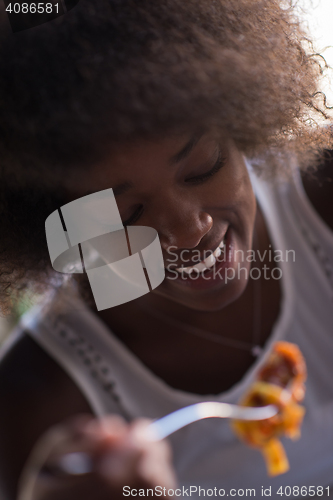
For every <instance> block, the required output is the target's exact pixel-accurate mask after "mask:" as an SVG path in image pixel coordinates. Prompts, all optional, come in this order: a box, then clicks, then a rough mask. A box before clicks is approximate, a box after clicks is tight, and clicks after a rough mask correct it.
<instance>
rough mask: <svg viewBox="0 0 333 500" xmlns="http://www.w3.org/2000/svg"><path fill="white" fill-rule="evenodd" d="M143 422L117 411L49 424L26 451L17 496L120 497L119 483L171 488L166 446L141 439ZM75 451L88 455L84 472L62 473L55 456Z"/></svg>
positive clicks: (54, 499) (25, 499) (59, 499)
mask: <svg viewBox="0 0 333 500" xmlns="http://www.w3.org/2000/svg"><path fill="white" fill-rule="evenodd" d="M149 423H150V422H149V421H148V420H137V421H135V422H134V423H132V424H130V425H128V424H126V423H125V422H124V421H123V420H122V419H121V418H120V417H118V416H111V417H107V418H103V419H100V420H97V419H91V418H90V417H76V418H75V419H73V420H71V421H69V422H66V423H65V424H63V425H60V426H57V427H55V428H53V429H51V430H50V431H48V432H47V433H46V435H44V436H43V437H42V438H41V440H40V441H39V442H38V443H37V445H36V446H35V448H34V450H33V452H32V454H31V455H30V458H29V460H28V462H27V464H26V467H25V469H24V471H23V474H22V477H21V481H20V485H19V495H18V500H91V499H92V498H93V499H94V500H110V499H112V500H118V499H119V500H120V499H121V500H124V495H123V487H124V486H128V487H130V488H131V489H132V488H135V489H137V490H139V489H141V488H144V489H145V490H146V489H147V488H152V489H154V488H155V486H161V487H165V488H166V489H167V490H168V489H169V488H175V484H176V481H175V474H174V472H173V469H172V464H171V452H170V448H169V445H168V443H167V442H166V441H156V442H154V441H149V440H148V439H147V437H146V435H145V433H146V428H147V426H148V425H149ZM76 452H78V453H80V457H86V458H87V459H88V460H89V462H90V463H89V470H88V472H85V473H81V474H79V475H69V474H66V473H64V472H63V471H62V469H61V467H59V464H60V463H61V459H62V458H61V457H64V455H66V454H69V453H76ZM83 465H84V464H83ZM81 469H82V468H81ZM81 472H82V470H81ZM83 472H84V471H83ZM163 498H168V497H163Z"/></svg>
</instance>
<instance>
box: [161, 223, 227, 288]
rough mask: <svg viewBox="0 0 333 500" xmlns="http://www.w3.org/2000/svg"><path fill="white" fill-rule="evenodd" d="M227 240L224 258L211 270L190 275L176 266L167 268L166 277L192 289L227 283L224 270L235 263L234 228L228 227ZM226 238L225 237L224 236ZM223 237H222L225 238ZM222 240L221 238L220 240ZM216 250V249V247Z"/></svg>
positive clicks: (172, 281)
mask: <svg viewBox="0 0 333 500" xmlns="http://www.w3.org/2000/svg"><path fill="white" fill-rule="evenodd" d="M225 236H226V241H225V253H224V259H222V260H221V261H219V259H217V262H216V263H215V264H214V266H212V270H211V271H205V272H204V275H202V274H199V275H198V273H196V272H195V271H194V272H193V277H191V276H192V275H188V274H185V273H181V272H177V271H175V268H174V267H172V268H169V269H170V270H168V269H166V270H165V277H166V279H167V280H168V281H169V282H171V284H174V285H176V286H179V287H182V288H183V289H184V287H187V288H188V289H189V288H190V289H192V290H208V289H211V288H215V287H218V286H221V285H224V284H225V281H224V272H223V270H224V269H225V268H227V267H232V263H234V245H233V236H232V229H230V228H228V230H227V232H226V233H225ZM223 238H224V237H223ZM223 238H222V239H223ZM220 241H221V240H220ZM214 250H215V249H214ZM175 273H177V275H178V276H177V277H175Z"/></svg>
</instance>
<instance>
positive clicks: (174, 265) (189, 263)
mask: <svg viewBox="0 0 333 500" xmlns="http://www.w3.org/2000/svg"><path fill="white" fill-rule="evenodd" d="M227 232H228V228H227V229H226V231H225V232H224V233H223V236H222V237H221V238H220V239H219V240H218V242H217V243H216V244H215V246H213V247H211V248H207V249H205V250H203V251H202V254H203V255H200V260H195V261H193V260H191V259H189V260H188V261H186V266H184V262H172V264H169V265H168V266H167V267H165V268H164V269H165V272H167V271H168V270H172V271H174V270H176V269H177V268H180V267H182V266H183V267H192V266H195V265H197V264H199V262H202V261H203V260H204V259H205V257H208V256H209V255H211V254H212V253H213V252H215V250H216V249H217V248H218V246H219V244H220V243H221V241H223V240H224V238H225V236H226V234H227ZM189 251H190V250H189Z"/></svg>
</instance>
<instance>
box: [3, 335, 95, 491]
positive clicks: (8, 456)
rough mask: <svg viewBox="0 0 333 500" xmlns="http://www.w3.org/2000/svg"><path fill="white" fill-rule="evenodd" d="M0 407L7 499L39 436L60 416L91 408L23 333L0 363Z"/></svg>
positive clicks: (58, 420) (44, 353)
mask: <svg viewBox="0 0 333 500" xmlns="http://www.w3.org/2000/svg"><path fill="white" fill-rule="evenodd" d="M0 408H1V411H0V485H1V493H2V495H3V497H4V498H6V499H8V500H12V499H14V498H16V487H17V481H18V478H19V476H20V473H21V470H22V467H23V465H24V463H25V461H26V459H27V457H28V455H29V453H30V451H31V449H32V447H33V445H34V444H35V442H36V441H37V439H38V438H39V436H41V435H42V434H43V433H44V432H45V431H46V430H47V429H48V428H49V427H51V426H53V425H55V424H57V423H58V422H61V421H63V420H65V419H66V418H69V417H71V416H73V415H75V414H78V413H92V411H91V409H90V407H89V405H88V403H87V401H86V399H85V398H84V396H83V394H82V393H81V392H80V390H79V389H78V387H77V386H76V385H75V384H74V382H73V381H72V380H71V379H70V378H69V376H68V375H67V374H66V373H65V372H64V371H63V370H62V368H61V367H60V366H59V365H58V364H57V363H56V362H55V361H54V360H53V359H52V358H51V357H50V356H49V355H48V354H47V353H46V352H45V351H44V350H43V349H42V348H41V347H40V346H39V345H38V344H37V343H36V342H35V341H34V340H33V339H32V338H31V337H30V336H29V335H26V334H24V333H23V334H22V335H20V337H19V338H18V339H17V341H16V342H15V343H14V344H13V345H12V346H11V348H10V349H9V350H8V351H7V352H6V354H5V355H4V357H3V359H2V361H1V363H0Z"/></svg>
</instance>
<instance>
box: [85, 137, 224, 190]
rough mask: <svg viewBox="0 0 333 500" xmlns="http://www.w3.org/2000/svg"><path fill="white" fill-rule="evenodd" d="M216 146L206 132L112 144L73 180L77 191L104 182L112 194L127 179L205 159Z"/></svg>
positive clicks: (126, 182)
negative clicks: (77, 188)
mask: <svg viewBox="0 0 333 500" xmlns="http://www.w3.org/2000/svg"><path fill="white" fill-rule="evenodd" d="M224 144H226V143H224ZM222 145H223V144H222ZM216 146H217V141H216V136H215V135H214V134H210V133H201V134H198V133H195V134H193V133H192V134H191V133H188V134H181V135H177V136H176V135H174V136H168V137H165V138H161V139H158V140H157V139H156V140H147V139H145V140H137V141H131V142H124V143H121V144H116V145H112V146H110V147H109V148H108V149H107V152H106V154H105V155H104V156H103V159H102V160H100V161H98V162H96V163H94V165H92V166H91V167H90V168H88V169H87V170H86V172H84V173H82V175H80V178H79V179H77V181H79V185H80V191H81V190H82V191H84V190H86V191H87V192H88V191H89V192H94V191H97V190H98V189H100V186H101V185H103V184H105V183H107V184H108V187H112V188H113V189H114V190H115V194H121V193H122V192H123V191H124V190H126V189H127V187H128V185H130V184H131V182H136V181H137V180H140V178H141V177H143V176H146V175H148V176H158V175H159V173H160V172H161V170H163V171H165V170H166V169H168V170H170V171H172V170H173V169H174V168H177V165H182V164H186V162H188V161H191V162H192V161H195V162H198V163H200V162H205V161H207V159H208V157H209V155H210V154H211V152H212V151H214V150H215V149H216ZM76 186H77V183H76Z"/></svg>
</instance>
